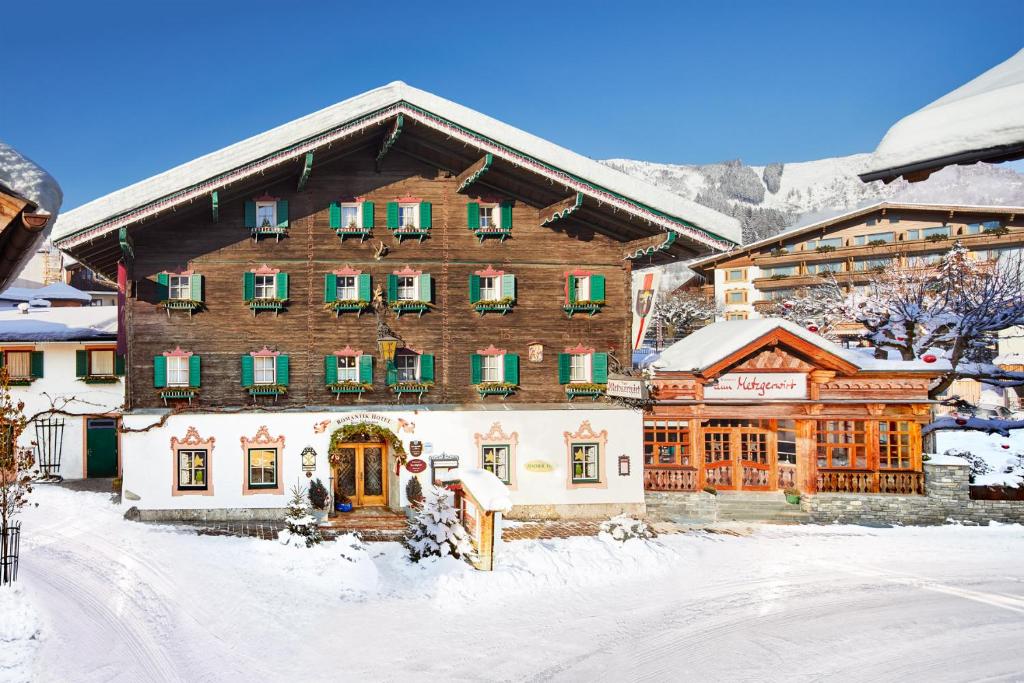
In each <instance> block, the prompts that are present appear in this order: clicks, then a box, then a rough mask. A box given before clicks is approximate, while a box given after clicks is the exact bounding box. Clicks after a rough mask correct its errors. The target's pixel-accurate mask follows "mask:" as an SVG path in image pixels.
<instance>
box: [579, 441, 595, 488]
mask: <svg viewBox="0 0 1024 683" xmlns="http://www.w3.org/2000/svg"><path fill="white" fill-rule="evenodd" d="M597 458H598V452H597V444H596V443H574V444H573V445H572V480H573V483H579V482H596V481H598V480H599V479H598V475H597V465H598V462H597Z"/></svg>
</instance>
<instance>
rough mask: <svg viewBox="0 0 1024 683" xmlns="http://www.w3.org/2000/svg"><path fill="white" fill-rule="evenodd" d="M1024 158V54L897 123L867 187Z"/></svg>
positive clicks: (884, 142)
mask: <svg viewBox="0 0 1024 683" xmlns="http://www.w3.org/2000/svg"><path fill="white" fill-rule="evenodd" d="M1022 156H1024V49H1022V50H1020V51H1019V52H1017V54H1015V55H1013V56H1012V57H1010V58H1009V59H1007V60H1006V61H1005V62H1002V63H1001V64H998V65H996V66H994V67H992V68H991V69H989V70H988V71H986V72H985V73H983V74H981V75H980V76H978V77H977V78H975V79H974V80H972V81H970V82H968V83H966V84H964V85H962V86H960V87H959V88H957V89H956V90H954V91H952V92H951V93H949V94H947V95H944V96H943V97H940V98H939V99H937V100H935V101H934V102H932V103H931V104H929V105H928V106H926V107H924V108H923V109H920V110H918V111H916V112H914V113H913V114H911V115H909V116H906V117H904V118H902V119H900V120H899V121H897V122H896V123H895V124H894V125H893V126H892V128H890V129H889V132H887V133H886V134H885V137H884V138H882V141H881V142H880V143H879V144H878V148H877V149H876V150H875V153H874V155H873V156H872V159H871V162H870V166H869V170H868V171H866V172H865V173H863V174H861V179H862V180H864V181H865V182H868V181H871V180H878V179H892V178H895V177H898V176H900V175H903V174H904V173H914V172H915V171H926V170H937V169H938V168H941V167H943V166H946V165H948V164H951V163H973V162H976V161H984V160H987V159H993V160H1000V159H1006V158H1019V157H1022Z"/></svg>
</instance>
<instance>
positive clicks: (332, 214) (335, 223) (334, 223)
mask: <svg viewBox="0 0 1024 683" xmlns="http://www.w3.org/2000/svg"><path fill="white" fill-rule="evenodd" d="M327 215H328V217H329V220H330V226H331V229H332V230H337V229H338V228H340V227H341V202H331V208H330V209H329V210H328V212H327Z"/></svg>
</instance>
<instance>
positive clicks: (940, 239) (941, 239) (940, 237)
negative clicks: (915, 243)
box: [924, 235, 949, 242]
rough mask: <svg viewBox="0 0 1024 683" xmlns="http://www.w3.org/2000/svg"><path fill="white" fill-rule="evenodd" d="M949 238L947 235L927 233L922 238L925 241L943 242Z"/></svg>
mask: <svg viewBox="0 0 1024 683" xmlns="http://www.w3.org/2000/svg"><path fill="white" fill-rule="evenodd" d="M948 239H949V235H928V236H927V237H925V238H924V241H925V242H945V241H946V240H948Z"/></svg>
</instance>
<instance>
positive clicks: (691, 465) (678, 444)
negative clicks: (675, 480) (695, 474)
mask: <svg viewBox="0 0 1024 683" xmlns="http://www.w3.org/2000/svg"><path fill="white" fill-rule="evenodd" d="M670 423H675V424H674V425H670ZM673 435H675V436H674V438H669V437H672V436H673ZM692 442H693V439H692V435H691V432H690V422H689V420H686V419H682V418H667V417H659V418H650V419H647V420H644V466H645V467H672V468H680V469H696V467H697V465H696V463H695V462H694V452H693V447H692ZM648 447H650V450H651V453H650V455H651V462H647V449H648ZM662 447H672V448H674V449H675V455H674V456H673V462H671V463H667V462H663V461H662V460H661V455H660V452H659V451H660V449H661V448H662Z"/></svg>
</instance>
